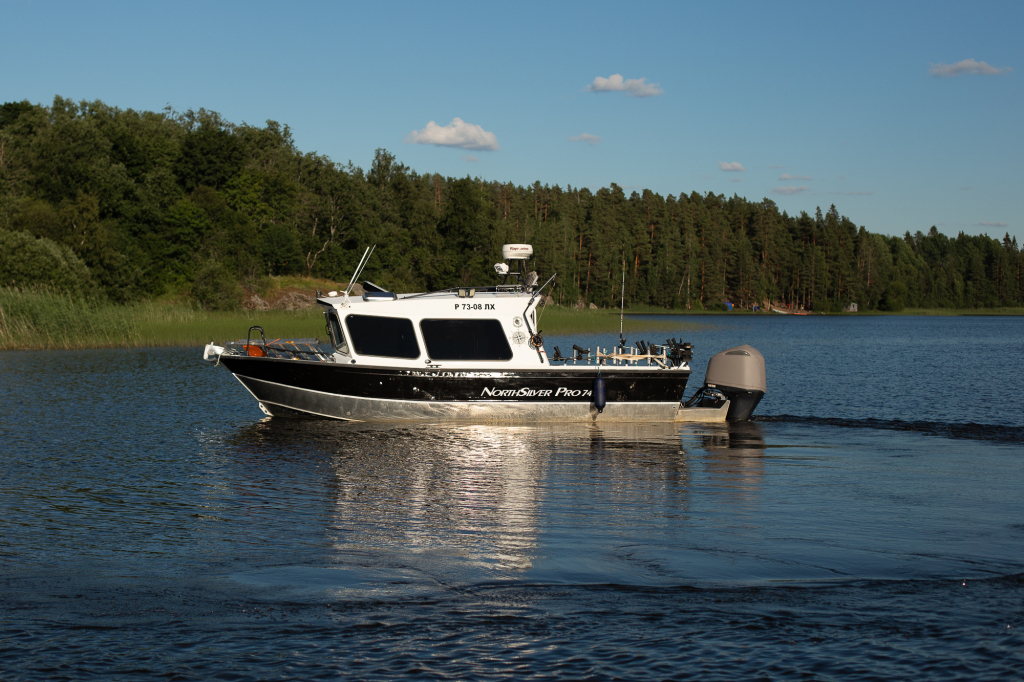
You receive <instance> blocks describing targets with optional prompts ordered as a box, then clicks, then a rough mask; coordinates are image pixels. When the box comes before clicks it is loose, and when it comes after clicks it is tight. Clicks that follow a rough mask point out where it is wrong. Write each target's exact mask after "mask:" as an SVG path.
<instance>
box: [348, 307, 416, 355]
mask: <svg viewBox="0 0 1024 682" xmlns="http://www.w3.org/2000/svg"><path fill="white" fill-rule="evenodd" d="M345 326H346V327H348V334H349V337H350V338H351V339H352V347H353V348H354V349H355V351H356V353H359V354H360V355H373V356H377V357H381V358H403V359H407V360H415V359H416V358H418V357H419V356H420V346H419V344H418V343H417V342H416V333H415V331H414V330H413V327H412V321H411V320H407V319H405V318H404V317H378V316H376V315H349V316H348V317H346V318H345Z"/></svg>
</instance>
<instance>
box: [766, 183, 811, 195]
mask: <svg viewBox="0 0 1024 682" xmlns="http://www.w3.org/2000/svg"><path fill="white" fill-rule="evenodd" d="M810 189H811V188H810V187H808V186H807V185H801V186H800V187H774V188H772V194H782V195H784V196H789V195H791V194H800V193H802V192H807V191H809V190H810Z"/></svg>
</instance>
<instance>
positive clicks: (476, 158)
mask: <svg viewBox="0 0 1024 682" xmlns="http://www.w3.org/2000/svg"><path fill="white" fill-rule="evenodd" d="M462 160H463V161H468V162H470V163H476V162H477V161H479V160H480V157H479V156H473V155H472V154H466V155H465V156H463V157H462Z"/></svg>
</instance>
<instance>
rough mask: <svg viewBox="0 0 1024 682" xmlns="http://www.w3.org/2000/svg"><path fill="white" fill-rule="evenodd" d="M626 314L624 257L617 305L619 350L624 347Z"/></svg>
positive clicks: (624, 257)
mask: <svg viewBox="0 0 1024 682" xmlns="http://www.w3.org/2000/svg"><path fill="white" fill-rule="evenodd" d="M625 313H626V256H625V255H623V256H622V302H621V303H620V304H619V349H620V351H621V349H623V348H625V347H626V337H624V336H623V335H622V317H623V315H625Z"/></svg>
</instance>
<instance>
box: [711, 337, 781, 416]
mask: <svg viewBox="0 0 1024 682" xmlns="http://www.w3.org/2000/svg"><path fill="white" fill-rule="evenodd" d="M704 388H715V389H718V390H719V391H721V392H722V393H724V394H725V396H726V397H727V398H728V399H729V413H728V414H727V415H726V417H725V418H726V419H727V420H728V421H731V422H735V421H745V420H747V419H749V418H750V415H751V413H753V411H754V408H756V407H757V404H758V403H759V402H761V398H763V397H764V394H765V391H767V390H768V380H767V378H766V376H765V372H764V356H763V355H761V353H759V352H758V351H757V349H756V348H754V347H753V346H749V345H747V344H743V345H742V346H736V347H734V348H726V349H725V350H723V351H722V352H721V353H716V354H715V355H713V356H711V359H710V360H708V371H707V372H706V373H705V374H704Z"/></svg>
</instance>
